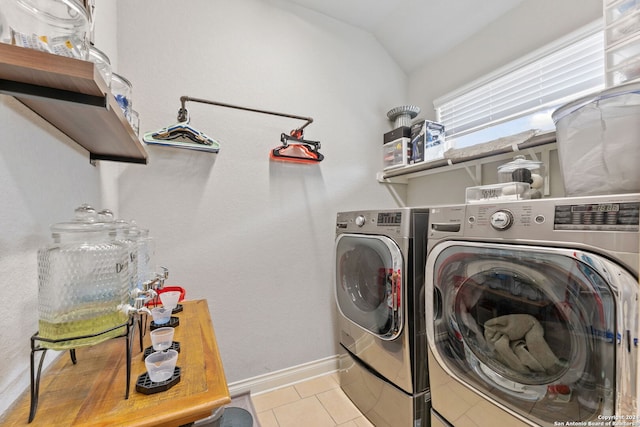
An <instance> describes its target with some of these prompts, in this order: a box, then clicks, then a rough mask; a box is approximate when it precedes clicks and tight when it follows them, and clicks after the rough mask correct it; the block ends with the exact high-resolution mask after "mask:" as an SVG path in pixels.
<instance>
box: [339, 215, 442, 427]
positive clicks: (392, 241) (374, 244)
mask: <svg viewBox="0 0 640 427" xmlns="http://www.w3.org/2000/svg"><path fill="white" fill-rule="evenodd" d="M427 222H428V209H414V208H401V209H393V210H381V211H359V212H343V213H338V215H337V223H336V242H335V256H336V257H335V295H336V303H337V307H338V322H337V323H338V329H339V331H338V333H339V340H340V346H341V350H342V354H341V355H340V371H339V377H340V385H341V387H342V389H343V390H344V392H345V393H346V394H347V396H349V398H350V399H351V400H352V401H353V402H354V404H355V405H356V406H357V407H358V408H359V409H360V411H361V412H362V413H363V414H364V415H365V416H366V417H367V418H368V419H369V420H370V421H371V422H372V423H373V424H374V425H375V426H376V427H419V426H422V427H426V426H428V423H429V405H430V394H429V388H428V384H429V378H428V371H427V365H426V360H427V359H426V348H427V343H426V327H425V319H426V317H425V310H424V300H425V298H424V266H425V260H426V241H425V235H426V231H427Z"/></svg>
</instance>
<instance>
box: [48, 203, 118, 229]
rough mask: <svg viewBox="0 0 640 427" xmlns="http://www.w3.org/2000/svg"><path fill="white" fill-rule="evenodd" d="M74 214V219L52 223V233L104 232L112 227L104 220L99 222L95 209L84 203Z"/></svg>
mask: <svg viewBox="0 0 640 427" xmlns="http://www.w3.org/2000/svg"><path fill="white" fill-rule="evenodd" d="M74 214H75V215H74V219H72V220H71V221H66V222H59V223H57V224H53V225H52V226H51V231H52V233H54V234H60V233H87V232H105V231H108V230H110V229H111V228H112V226H110V225H109V224H108V223H106V222H99V221H98V214H97V212H96V210H95V209H94V208H92V207H91V206H90V205H88V204H86V203H85V204H83V205H80V206H78V207H77V208H76V209H75V211H74Z"/></svg>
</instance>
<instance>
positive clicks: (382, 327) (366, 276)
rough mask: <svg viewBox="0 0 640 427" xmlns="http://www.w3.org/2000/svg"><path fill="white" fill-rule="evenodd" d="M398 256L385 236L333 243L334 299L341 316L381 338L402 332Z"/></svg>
mask: <svg viewBox="0 0 640 427" xmlns="http://www.w3.org/2000/svg"><path fill="white" fill-rule="evenodd" d="M402 275H403V272H402V254H401V252H400V248H398V245H396V244H395V242H394V241H393V240H391V239H390V238H388V237H386V236H370V235H364V234H342V235H340V236H338V238H337V240H336V300H337V303H338V307H339V309H340V311H341V313H342V315H343V316H345V317H346V318H347V319H349V320H351V321H352V322H354V323H355V324H356V325H358V326H360V327H361V328H364V329H365V330H366V331H368V332H370V333H372V334H374V335H376V336H378V337H380V338H382V339H384V340H392V339H395V338H396V337H397V336H398V335H399V334H400V332H401V331H402V323H403V318H402Z"/></svg>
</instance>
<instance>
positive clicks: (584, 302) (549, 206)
mask: <svg viewBox="0 0 640 427" xmlns="http://www.w3.org/2000/svg"><path fill="white" fill-rule="evenodd" d="M639 210H640V195H639V194H625V195H611V196H592V197H576V198H558V199H538V200H524V201H517V202H498V203H479V204H467V205H458V206H449V207H439V208H432V209H431V211H430V214H429V233H428V258H427V264H426V289H425V293H426V302H425V304H426V312H427V335H428V348H429V351H428V362H429V376H430V388H431V397H432V409H431V425H432V426H450V425H453V426H456V427H479V426H480V427H482V426H492V427H493V426H496V425H504V426H527V425H534V426H559V425H563V426H567V425H600V424H598V423H602V425H607V424H606V422H608V421H614V422H621V421H627V422H636V421H637V420H638V418H637V414H638V336H639V334H638V316H639V315H638V262H639V259H638V257H639V255H638V253H639V251H638V247H639V234H638V223H639V221H638V218H639ZM589 423H591V424H589ZM609 425H622V424H609Z"/></svg>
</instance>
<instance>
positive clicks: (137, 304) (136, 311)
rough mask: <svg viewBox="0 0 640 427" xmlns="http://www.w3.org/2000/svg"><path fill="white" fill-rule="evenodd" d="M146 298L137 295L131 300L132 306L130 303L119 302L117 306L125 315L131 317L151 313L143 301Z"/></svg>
mask: <svg viewBox="0 0 640 427" xmlns="http://www.w3.org/2000/svg"><path fill="white" fill-rule="evenodd" d="M146 301H147V298H145V297H137V298H136V299H135V300H134V301H133V306H132V305H131V304H121V305H120V306H118V308H119V309H120V310H121V311H123V312H124V313H125V314H126V315H127V316H129V317H132V316H136V315H140V314H143V313H144V314H149V315H150V314H151V310H149V309H148V308H147V307H146V306H145V303H146Z"/></svg>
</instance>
